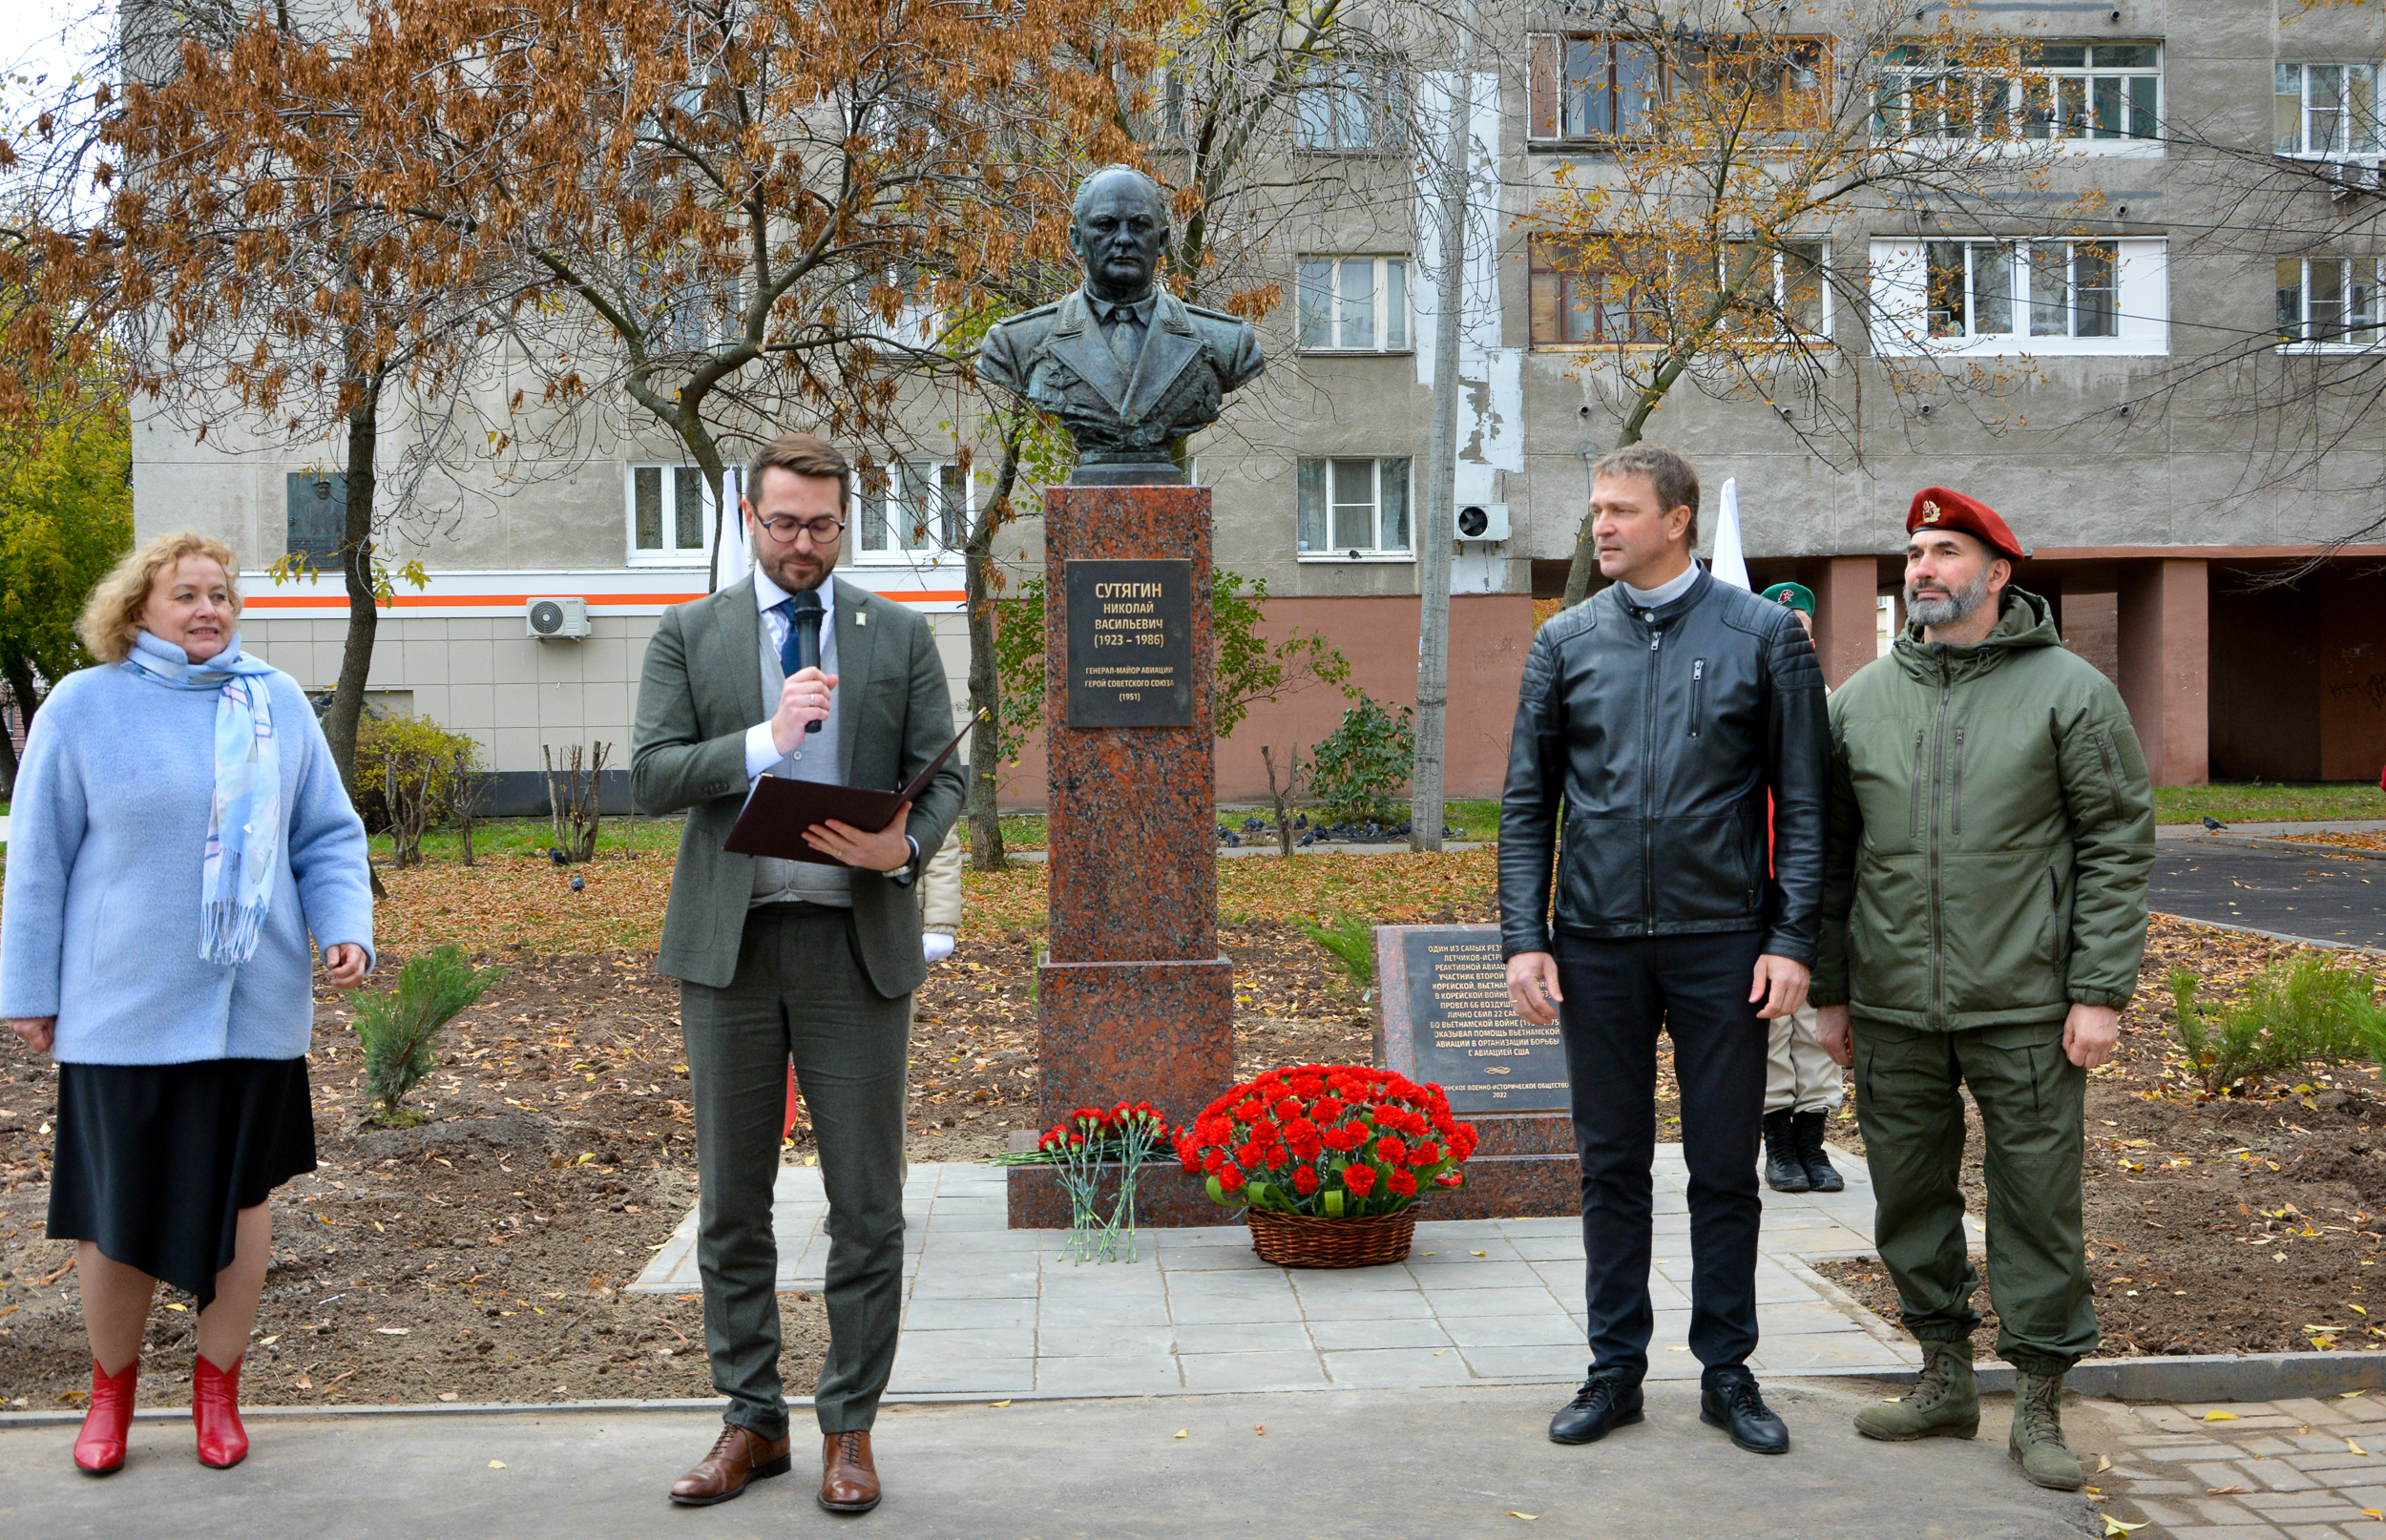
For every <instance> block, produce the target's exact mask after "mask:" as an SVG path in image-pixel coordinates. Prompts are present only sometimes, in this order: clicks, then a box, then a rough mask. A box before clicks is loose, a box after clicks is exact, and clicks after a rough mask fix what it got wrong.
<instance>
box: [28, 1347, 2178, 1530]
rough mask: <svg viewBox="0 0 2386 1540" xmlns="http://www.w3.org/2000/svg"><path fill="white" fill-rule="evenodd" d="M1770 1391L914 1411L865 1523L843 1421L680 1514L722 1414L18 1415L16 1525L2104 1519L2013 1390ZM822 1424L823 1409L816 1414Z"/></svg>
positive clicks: (2026, 1525)
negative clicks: (237, 1434) (213, 1462)
mask: <svg viewBox="0 0 2386 1540" xmlns="http://www.w3.org/2000/svg"><path fill="white" fill-rule="evenodd" d="M1766 1390H1767V1395H1768V1397H1769V1399H1770V1401H1771V1403H1772V1405H1773V1408H1774V1409H1775V1410H1776V1411H1778V1412H1779V1413H1780V1414H1781V1415H1782V1417H1783V1418H1784V1419H1785V1420H1786V1421H1787V1422H1788V1423H1789V1425H1790V1436H1791V1439H1792V1441H1793V1445H1794V1447H1793V1448H1792V1450H1791V1452H1790V1454H1789V1455H1787V1456H1782V1457H1777V1458H1767V1457H1764V1456H1760V1455H1751V1454H1745V1453H1742V1452H1741V1451H1739V1450H1737V1449H1735V1448H1733V1447H1732V1446H1730V1445H1729V1444H1728V1443H1727V1441H1726V1440H1725V1439H1724V1437H1723V1435H1722V1434H1720V1433H1718V1432H1716V1431H1715V1430H1714V1429H1712V1428H1708V1427H1706V1426H1702V1425H1701V1424H1700V1423H1699V1421H1698V1392H1697V1387H1696V1386H1695V1385H1692V1384H1681V1383H1669V1384H1651V1385H1650V1386H1649V1387H1648V1420H1647V1422H1645V1423H1643V1424H1642V1425H1640V1426H1633V1427H1626V1428H1622V1429H1620V1430H1618V1431H1617V1432H1616V1433H1615V1434H1614V1435H1613V1436H1611V1437H1610V1438H1608V1439H1607V1440H1606V1441H1605V1442H1603V1443H1601V1444H1598V1445H1594V1446H1588V1447H1582V1448H1565V1447H1560V1446H1557V1445H1553V1444H1551V1443H1550V1442H1549V1441H1548V1438H1547V1437H1546V1434H1545V1428H1546V1426H1547V1423H1548V1418H1549V1414H1550V1411H1551V1410H1552V1409H1553V1407H1554V1406H1555V1405H1558V1404H1559V1403H1560V1402H1562V1401H1563V1399H1564V1396H1563V1393H1562V1392H1557V1393H1553V1392H1552V1391H1550V1390H1548V1389H1545V1388H1531V1387H1520V1386H1494V1387H1482V1388H1443V1389H1423V1390H1369V1391H1334V1390H1329V1391H1315V1392H1308V1393H1296V1394H1280V1395H1241V1396H1205V1397H1200V1398H1182V1397H1169V1398H1138V1399H1132V1400H1099V1401H1060V1402H1019V1403H1015V1404H1013V1405H1009V1406H1005V1407H995V1406H991V1405H986V1404H984V1403H973V1404H969V1405H952V1406H898V1407H890V1408H888V1409H887V1410H886V1411H884V1412H883V1413H882V1414H881V1416H880V1418H879V1423H878V1427H877V1431H876V1437H875V1440H874V1442H875V1444H876V1446H877V1449H878V1459H879V1468H880V1471H881V1473H882V1475H883V1477H884V1478H885V1480H886V1482H887V1492H888V1495H887V1500H886V1502H885V1504H884V1505H883V1506H882V1507H881V1508H880V1509H879V1510H878V1511H877V1512H876V1513H874V1514H872V1515H870V1516H869V1518H866V1519H859V1520H855V1519H837V1518H832V1517H830V1516H829V1515H827V1514H826V1513H823V1512H822V1511H820V1510H819V1509H817V1508H815V1507H814V1506H813V1503H812V1493H813V1491H814V1490H815V1488H816V1486H817V1482H818V1472H819V1463H818V1461H819V1443H818V1441H817V1439H816V1438H813V1439H811V1440H809V1442H808V1443H806V1442H803V1441H799V1444H798V1447H797V1451H796V1468H795V1472H794V1474H792V1475H789V1476H785V1477H780V1478H778V1479H775V1480H772V1481H767V1482H764V1483H760V1484H758V1485H757V1486H755V1487H754V1488H751V1489H750V1490H749V1491H747V1493H746V1494H745V1495H744V1496H743V1497H741V1498H739V1499H738V1500H736V1501H735V1502H732V1503H728V1504H724V1505H722V1506H720V1507H717V1508H711V1509H673V1508H671V1507H670V1506H669V1505H668V1504H667V1502H666V1501H665V1499H664V1496H663V1493H664V1491H665V1489H666V1488H668V1487H669V1485H670V1483H671V1482H672V1480H673V1479H674V1478H676V1477H677V1476H678V1475H679V1474H680V1471H681V1470H682V1469H684V1468H685V1467H687V1466H689V1465H691V1464H693V1463H694V1462H695V1461H696V1459H697V1458H698V1457H700V1456H701V1454H702V1453H703V1452H704V1450H705V1449H706V1448H707V1447H708V1446H710V1444H711V1442H712V1437H713V1434H714V1433H715V1432H716V1431H718V1428H719V1423H718V1422H717V1420H716V1419H715V1418H714V1417H712V1416H711V1415H709V1414H705V1413H675V1412H574V1413H563V1414H534V1413H519V1414H513V1415H506V1416H486V1415H483V1416H456V1417H441V1416H432V1417H413V1416H409V1417H404V1418H398V1417H379V1418H368V1417H357V1416H348V1417H336V1416H335V1417H293V1418H288V1419H282V1418H266V1417H260V1418H256V1419H254V1420H253V1421H252V1422H251V1424H250V1429H251V1435H252V1437H253V1439H254V1450H253V1452H252V1453H251V1455H250V1456H249V1459H248V1461H247V1462H246V1463H245V1464H243V1465H241V1466H240V1467H237V1468H235V1469H233V1470H229V1471H214V1470H208V1469H205V1468H203V1467H200V1466H199V1464H198V1463H197V1461H196V1460H194V1459H193V1458H192V1455H191V1446H190V1429H189V1425H188V1424H187V1423H184V1422H181V1421H179V1420H177V1421H172V1422H165V1423H157V1422H142V1423H138V1424H136V1425H135V1427H134V1433H133V1446H132V1453H131V1456H130V1458H129V1460H128V1462H127V1464H126V1467H125V1468H124V1469H123V1470H122V1471H120V1472H118V1473H117V1474H116V1475H114V1476H111V1477H108V1478H107V1479H105V1480H104V1481H94V1480H92V1479H91V1478H89V1477H86V1476H83V1475H81V1474H80V1473H78V1472H77V1471H76V1470H75V1469H74V1468H73V1465H72V1464H71V1462H70V1461H69V1459H68V1452H67V1451H68V1447H69V1446H70V1445H71V1444H72V1442H73V1434H72V1432H71V1431H70V1430H69V1429H67V1428H62V1427H54V1426H53V1427H14V1428H5V1429H0V1533H7V1534H10V1535H20V1536H26V1537H28V1540H31V1537H35V1536H38V1537H40V1540H64V1537H68V1536H80V1535H101V1536H108V1537H110V1540H150V1537H153V1536H154V1537H157V1540H190V1537H192V1536H200V1535H234V1534H238V1535H244V1536H255V1537H258V1540H301V1537H303V1540H380V1537H383V1536H391V1537H404V1540H442V1537H446V1536H473V1537H479V1536H503V1537H506V1540H548V1537H553V1540H616V1537H622V1540H628V1537H633V1536H635V1537H638V1540H644V1537H646V1536H651V1535H655V1534H659V1533H667V1534H684V1535H691V1536H696V1535H701V1536H702V1537H703V1540H746V1537H764V1536H767V1537H770V1540H779V1537H783V1536H804V1535H825V1534H830V1533H836V1534H845V1535H857V1534H866V1533H868V1534H878V1535H886V1536H902V1537H904V1540H942V1537H947V1536H950V1537H954V1540H961V1537H967V1540H1060V1537H1066V1536H1087V1537H1093V1536H1099V1537H1101V1540H1119V1537H1132V1540H1218V1537H1220V1536H1224V1535H1238V1536H1239V1535H1258V1536H1268V1537H1276V1536H1282V1537H1285V1540H1343V1537H1350V1540H1407V1537H1412V1536H1415V1537H1440V1536H1453V1537H1473V1536H1484V1535H1503V1534H1514V1535H1517V1536H1519V1537H1526V1536H1529V1537H1532V1540H1547V1537H1550V1536H1568V1537H1573V1536H1598V1537H1601V1540H1609V1537H1612V1540H1641V1537H1643V1536H1677V1535H1679V1536H1691V1535H1709V1534H1712V1535H1723V1536H1750V1537H1763V1540H1886V1537H1891V1536H1894V1537H1897V1540H2057V1537H2067V1536H2084V1535H2100V1534H2102V1533H2103V1524H2102V1522H2101V1521H2100V1520H2098V1519H2097V1518H2096V1516H2095V1515H2094V1514H2093V1513H2092V1512H2091V1511H2090V1507H2089V1504H2088V1503H2087V1502H2086V1501H2085V1500H2084V1499H2083V1498H2082V1497H2079V1496H2077V1495H2064V1494H2061V1493H2056V1492H2046V1491H2041V1490H2039V1489H2038V1488H2034V1487H2032V1486H2030V1485H2029V1484H2028V1483H2027V1482H2025V1481H2023V1480H2021V1478H2020V1476H2019V1475H2018V1474H2017V1473H2015V1471H2014V1470H2013V1468H2012V1467H2010V1466H2009V1465H2008V1464H2007V1462H2006V1459H2005V1452H2004V1422H2003V1417H2002V1402H2001V1399H2000V1400H1999V1402H1998V1403H1997V1404H1995V1405H1992V1407H1991V1408H1989V1416H1988V1417H1987V1418H1986V1419H1984V1421H1983V1425H1982V1427H1981V1429H1980V1437H1979V1439H1978V1441H1977V1442H1969V1443H1957V1442H1955V1441H1951V1440H1931V1441H1926V1442H1924V1443H1921V1444H1915V1445H1895V1446H1886V1445H1879V1444H1873V1443H1868V1442H1866V1441H1864V1440H1861V1439H1859V1438H1857V1437H1856V1435H1855V1433H1854V1432H1853V1430H1852V1428H1851V1427H1850V1426H1849V1423H1848V1419H1849V1418H1850V1417H1851V1416H1852V1415H1853V1414H1854V1412H1855V1410H1856V1409H1857V1408H1858V1407H1860V1406H1861V1405H1864V1403H1865V1402H1866V1401H1867V1400H1869V1399H1871V1398H1872V1397H1873V1396H1874V1395H1877V1394H1879V1393H1880V1392H1879V1391H1878V1390H1877V1389H1876V1388H1875V1387H1871V1386H1868V1385H1865V1384H1860V1383H1855V1382H1822V1381H1806V1382H1796V1383H1793V1382H1788V1381H1776V1382H1773V1383H1771V1384H1768V1386H1767V1387H1766ZM807 1421H808V1420H807V1419H806V1418H805V1417H804V1415H803V1414H802V1413H800V1412H799V1413H798V1424H799V1431H800V1432H801V1431H804V1430H805V1426H804V1425H806V1423H807ZM2072 1421H2073V1422H2074V1424H2075V1425H2076V1426H2077V1431H2076V1432H2075V1437H2078V1438H2079V1439H2080V1441H2081V1442H2082V1443H2083V1445H2084V1446H2088V1447H2091V1448H2094V1447H2098V1446H2100V1445H2099V1442H2098V1435H2096V1434H2095V1433H2094V1432H2093V1431H2092V1426H2093V1423H2094V1418H2093V1414H2092V1413H2087V1414H2083V1415H2081V1416H2075V1417H2074V1418H2073V1419H2072ZM1263 1428H1264V1429H1265V1431H1264V1432H1263V1431H1262V1429H1263ZM1180 1435H1182V1436H1180ZM492 1461H494V1462H500V1463H501V1464H502V1468H494V1467H492ZM1526 1514H1530V1515H1533V1517H1531V1518H1526V1517H1523V1516H1522V1515H1526ZM2148 1532H2150V1531H2148Z"/></svg>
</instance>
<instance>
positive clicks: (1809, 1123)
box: [1790, 1107, 1848, 1193]
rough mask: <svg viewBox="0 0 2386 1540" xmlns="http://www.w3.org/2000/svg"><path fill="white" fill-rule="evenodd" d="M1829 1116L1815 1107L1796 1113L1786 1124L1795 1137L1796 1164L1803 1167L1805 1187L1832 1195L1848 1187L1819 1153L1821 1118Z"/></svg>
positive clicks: (1821, 1150) (1829, 1162) (1822, 1154)
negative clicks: (1807, 1111) (1796, 1148)
mask: <svg viewBox="0 0 2386 1540" xmlns="http://www.w3.org/2000/svg"><path fill="white" fill-rule="evenodd" d="M1830 1115H1831V1114H1830V1113H1826V1112H1824V1111H1823V1110H1822V1109H1821V1108H1819V1107H1817V1108H1816V1109H1814V1111H1812V1112H1810V1113H1797V1114H1796V1115H1795V1116H1793V1117H1792V1118H1791V1119H1790V1131H1791V1132H1792V1133H1793V1134H1795V1135H1796V1137H1797V1147H1798V1164H1800V1165H1802V1166H1804V1167H1805V1168H1806V1185H1807V1186H1808V1187H1809V1188H1810V1189H1812V1190H1813V1191H1815V1192H1817V1193H1836V1192H1839V1191H1841V1190H1842V1189H1844V1188H1845V1187H1846V1186H1847V1185H1848V1184H1847V1183H1846V1182H1845V1181H1844V1180H1842V1179H1841V1178H1840V1176H1839V1173H1837V1172H1835V1171H1833V1170H1831V1156H1829V1155H1825V1154H1824V1153H1823V1119H1824V1118H1826V1117H1828V1116H1830Z"/></svg>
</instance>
